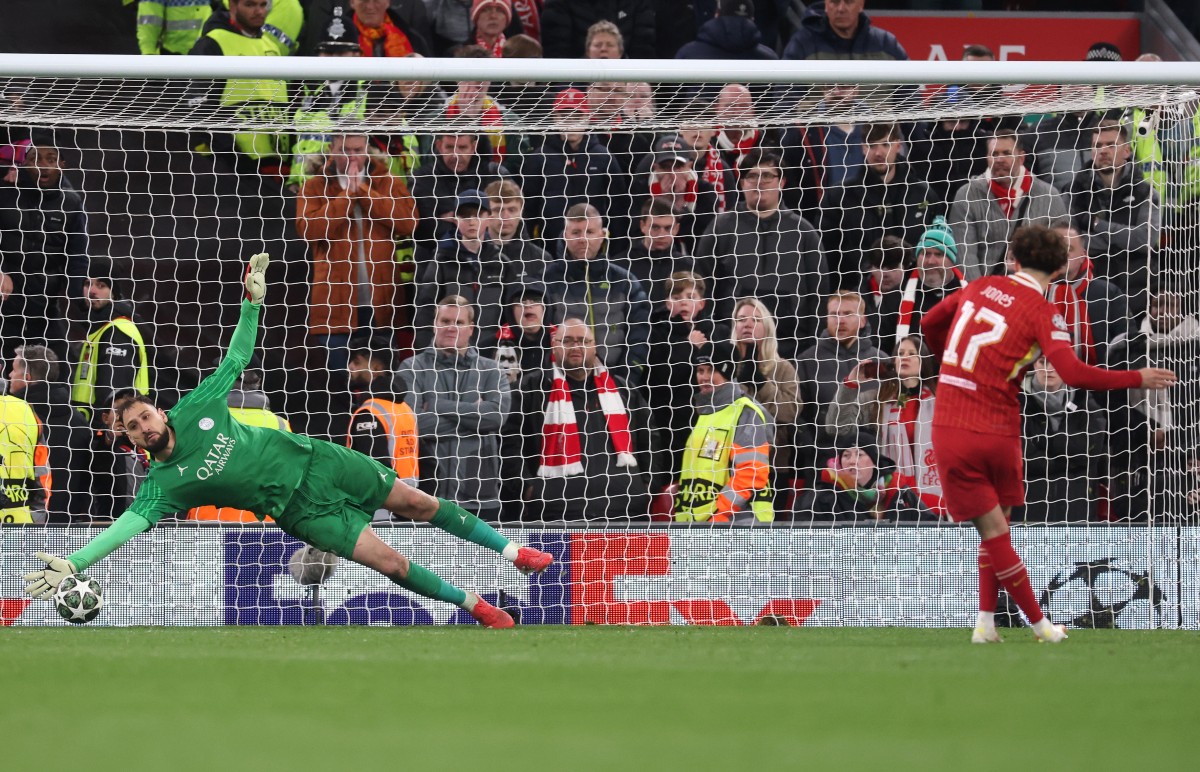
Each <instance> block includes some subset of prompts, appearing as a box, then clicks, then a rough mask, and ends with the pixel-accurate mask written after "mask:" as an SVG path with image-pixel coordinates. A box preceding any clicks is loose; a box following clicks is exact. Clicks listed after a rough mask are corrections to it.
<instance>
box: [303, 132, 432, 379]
mask: <svg viewBox="0 0 1200 772" xmlns="http://www.w3.org/2000/svg"><path fill="white" fill-rule="evenodd" d="M313 167H314V168H313V176H312V177H311V178H310V179H309V180H308V182H306V183H304V187H303V188H301V190H300V196H299V197H298V198H297V200H296V229H297V231H299V233H300V236H301V238H303V239H304V240H306V241H307V242H308V243H309V244H310V246H311V248H312V254H313V276H312V296H311V307H310V309H309V318H308V325H309V335H310V336H311V338H312V339H313V341H314V342H315V343H316V344H317V345H318V346H320V347H321V348H323V349H325V351H326V352H327V367H328V368H329V369H330V370H333V371H339V370H344V369H345V367H346V356H347V350H346V346H347V345H348V343H349V341H350V336H351V334H352V333H354V332H355V331H357V330H368V329H374V330H379V331H385V334H387V333H390V331H391V330H392V329H394V327H396V326H397V319H396V309H397V308H398V307H400V306H401V304H402V300H401V286H400V282H399V280H398V276H397V263H396V256H395V253H396V246H395V239H397V238H401V237H406V236H410V235H412V233H413V231H414V229H415V227H416V218H417V210H416V208H415V206H414V202H413V197H412V196H411V195H409V192H408V187H407V186H406V185H405V184H404V181H403V180H401V179H399V178H397V177H395V176H394V175H393V174H392V173H391V172H390V171H388V168H387V164H386V163H385V162H384V161H383V159H381V158H379V157H376V156H373V155H372V154H371V152H370V150H369V149H368V144H367V137H366V135H364V134H339V135H336V136H334V138H333V140H332V141H331V143H330V152H329V155H328V156H327V157H322V158H320V159H318V161H317V162H316V163H314V165H313Z"/></svg>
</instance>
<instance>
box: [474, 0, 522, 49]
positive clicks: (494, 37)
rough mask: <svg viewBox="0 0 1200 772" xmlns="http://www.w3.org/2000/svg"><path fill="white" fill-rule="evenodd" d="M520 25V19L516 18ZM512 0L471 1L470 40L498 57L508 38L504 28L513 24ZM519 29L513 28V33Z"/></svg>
mask: <svg viewBox="0 0 1200 772" xmlns="http://www.w3.org/2000/svg"><path fill="white" fill-rule="evenodd" d="M515 21H516V25H517V26H518V27H519V26H520V20H519V19H516V20H515ZM513 22H514V16H513V8H512V0H474V2H472V3H471V33H472V34H471V40H473V41H474V43H475V45H478V46H480V47H481V48H483V50H485V51H487V52H488V55H489V56H492V57H495V58H496V59H500V58H502V57H503V56H504V43H505V41H506V40H507V39H508V38H507V35H506V32H505V30H506V29H507V28H508V26H509V25H510V24H513ZM520 32H521V30H519V29H514V31H513V34H519V33H520Z"/></svg>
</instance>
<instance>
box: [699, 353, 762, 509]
mask: <svg viewBox="0 0 1200 772" xmlns="http://www.w3.org/2000/svg"><path fill="white" fill-rule="evenodd" d="M693 362H694V363H695V365H696V383H697V386H698V393H697V394H696V412H697V417H696V425H695V427H694V428H693V429H692V433H691V435H690V436H689V437H688V441H687V445H686V447H685V449H684V453H683V470H682V472H681V473H680V475H679V492H678V493H677V494H676V495H675V520H676V521H678V522H682V523H687V522H712V523H731V522H743V523H750V522H770V521H772V520H774V519H775V509H774V506H773V504H772V497H773V496H774V493H773V491H772V490H771V483H770V479H771V468H770V453H771V446H770V438H771V437H772V436H774V433H775V429H774V427H773V426H772V421H771V418H770V417H769V415H768V414H767V412H766V411H765V410H764V409H763V407H762V405H760V404H758V403H757V402H755V401H754V400H753V399H751V398H750V397H748V396H746V394H745V392H743V391H742V387H741V386H739V385H738V384H737V383H736V382H734V381H733V373H734V363H733V350H732V347H730V346H729V344H727V343H707V344H705V345H703V346H701V347H700V348H699V349H697V354H696V356H695V358H694V359H693Z"/></svg>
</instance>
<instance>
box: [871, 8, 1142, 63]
mask: <svg viewBox="0 0 1200 772" xmlns="http://www.w3.org/2000/svg"><path fill="white" fill-rule="evenodd" d="M868 13H869V14H870V16H871V23H872V24H874V25H875V26H877V27H881V28H882V29H885V30H888V31H889V32H891V33H892V34H894V35H895V36H896V37H897V38H898V39H899V40H900V44H901V45H902V46H904V50H905V51H907V52H908V57H909V58H910V59H913V60H918V61H919V60H950V61H957V60H958V59H961V58H962V52H963V49H964V48H965V47H966V46H969V45H976V44H981V45H985V46H987V47H988V48H990V49H992V51H994V52H995V53H996V58H997V59H1000V60H1001V61H1043V60H1045V61H1072V60H1074V61H1079V60H1082V59H1083V58H1084V54H1086V53H1087V50H1088V48H1089V47H1091V45H1092V44H1093V43H1096V42H1099V41H1104V42H1106V43H1112V44H1113V45H1115V46H1116V47H1117V48H1119V49H1120V50H1121V55H1122V57H1123V58H1124V59H1125V60H1126V61H1132V60H1133V59H1136V58H1137V56H1138V54H1139V53H1141V42H1140V41H1141V20H1140V19H1139V18H1138V17H1137V16H1134V15H1126V14H1120V15H1117V14H1110V15H1103V16H1100V15H1098V16H1066V15H1062V14H1009V13H1005V14H982V13H981V14H974V13H963V14H928V15H927V14H920V15H918V14H912V13H887V12H885V11H869V12H868Z"/></svg>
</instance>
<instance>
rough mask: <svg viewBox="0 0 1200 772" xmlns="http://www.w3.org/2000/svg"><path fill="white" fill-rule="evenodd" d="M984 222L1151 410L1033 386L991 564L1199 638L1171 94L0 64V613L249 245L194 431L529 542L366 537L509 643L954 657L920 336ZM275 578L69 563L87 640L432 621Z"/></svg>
mask: <svg viewBox="0 0 1200 772" xmlns="http://www.w3.org/2000/svg"><path fill="white" fill-rule="evenodd" d="M1024 224H1040V225H1046V226H1048V227H1051V228H1055V229H1057V230H1058V231H1059V232H1061V233H1062V234H1063V236H1064V238H1066V239H1067V241H1068V244H1069V245H1070V250H1069V252H1070V254H1071V256H1072V257H1071V263H1070V265H1069V266H1068V271H1067V276H1066V277H1065V278H1063V279H1062V280H1060V281H1059V282H1058V283H1056V284H1055V285H1054V286H1053V287H1052V288H1051V290H1050V292H1049V295H1048V297H1049V298H1050V299H1051V300H1052V301H1053V302H1054V303H1055V304H1056V306H1058V307H1059V310H1060V313H1061V315H1062V317H1063V324H1064V327H1065V328H1066V330H1067V331H1068V332H1069V333H1070V335H1071V337H1072V342H1073V345H1074V346H1075V349H1076V352H1077V353H1078V354H1079V356H1080V357H1081V358H1084V359H1085V360H1086V361H1089V362H1091V363H1093V364H1101V365H1107V366H1109V367H1113V368H1122V369H1124V368H1138V367H1145V366H1161V367H1170V368H1172V369H1174V370H1176V372H1177V373H1178V374H1179V376H1180V384H1179V386H1178V387H1177V388H1176V389H1174V390H1173V391H1171V392H1169V393H1168V392H1162V393H1158V392H1144V391H1141V390H1134V391H1128V392H1119V393H1111V394H1102V393H1095V394H1088V393H1084V392H1082V391H1078V390H1074V389H1071V388H1069V387H1066V386H1063V385H1062V384H1061V381H1060V380H1059V379H1058V378H1057V375H1056V373H1054V371H1053V368H1052V367H1050V366H1048V365H1045V364H1042V363H1040V362H1039V363H1035V364H1034V366H1033V367H1032V369H1031V370H1030V372H1029V374H1028V375H1027V376H1026V377H1025V380H1024V381H1023V384H1022V397H1021V405H1022V417H1023V434H1024V442H1023V448H1024V455H1025V460H1026V470H1025V476H1026V486H1027V504H1026V506H1025V507H1021V508H1018V510H1017V512H1016V513H1015V514H1014V529H1013V542H1014V545H1015V546H1016V548H1017V551H1018V552H1020V553H1021V554H1022V555H1023V556H1024V558H1025V560H1026V562H1027V564H1028V568H1029V571H1030V576H1031V580H1032V582H1033V584H1034V585H1035V588H1036V590H1037V592H1038V593H1039V594H1040V596H1041V597H1040V599H1041V601H1042V604H1043V606H1045V607H1046V609H1047V611H1048V613H1049V615H1050V617H1051V619H1052V620H1053V621H1055V622H1056V623H1064V624H1070V625H1075V626H1082V627H1121V628H1152V629H1157V628H1185V629H1196V628H1197V627H1200V575H1198V573H1197V570H1196V566H1197V565H1198V564H1200V515H1198V512H1200V452H1198V451H1197V447H1200V278H1198V277H1200V272H1198V271H1197V267H1198V266H1200V64H1197V63H1183V62H1164V63H1140V62H1139V63H1110V62H1103V63H1093V62H999V63H997V62H953V63H946V62H887V63H878V62H853V61H847V62H842V61H822V62H697V61H631V60H611V61H583V60H541V59H490V58H458V59H421V58H408V59H364V58H354V57H350V58H346V57H331V58H326V57H295V58H291V57H288V58H272V57H266V58H262V57H136V56H86V57H85V56H69V55H67V56H59V55H11V54H4V55H0V272H2V273H3V277H2V278H0V295H2V300H0V310H2V312H3V313H2V314H0V319H2V329H0V332H2V339H3V340H2V342H3V346H2V351H0V357H2V358H3V373H0V376H2V377H3V378H5V379H6V381H5V382H6V390H5V394H6V395H7V396H5V397H4V399H5V400H7V401H6V402H4V403H3V404H4V412H3V413H0V429H2V430H3V431H2V432H0V465H3V471H4V474H3V477H4V484H5V486H6V488H5V493H4V497H3V500H2V501H0V519H2V520H3V524H2V525H0V600H3V603H2V604H0V610H3V612H4V615H5V616H4V618H3V619H2V620H0V621H2V622H3V623H4V624H18V625H47V624H57V623H60V622H61V620H59V619H58V618H57V616H56V615H55V613H54V610H53V608H52V607H50V606H48V605H47V604H38V603H34V604H32V605H29V604H26V603H24V602H18V601H17V599H19V598H20V597H21V588H22V585H21V583H20V579H19V577H20V575H21V574H23V573H25V572H26V571H28V570H31V566H30V565H29V562H30V560H31V559H32V557H31V556H32V555H33V553H35V552H39V551H42V552H50V553H55V554H63V555H65V554H68V553H70V552H71V551H72V550H75V549H78V548H79V547H80V546H82V544H84V543H85V542H86V541H87V540H88V539H90V538H91V537H93V536H94V535H95V534H96V533H97V532H98V529H99V528H102V527H104V525H106V524H107V523H108V522H111V520H112V519H113V518H115V517H116V516H118V515H120V514H121V512H122V511H123V509H124V507H125V506H127V505H128V503H129V501H130V500H131V499H132V497H133V496H134V495H135V494H136V491H137V490H138V486H139V485H140V483H141V480H142V479H144V477H145V474H146V469H147V463H146V461H145V459H144V458H143V457H141V456H139V455H138V454H137V453H136V452H135V451H133V450H132V449H131V448H129V447H128V445H127V444H126V442H124V441H123V438H122V437H121V435H120V432H119V431H114V430H113V427H112V421H111V418H109V417H107V416H106V413H107V410H106V407H107V405H108V404H110V403H109V400H111V398H112V397H113V395H114V394H115V393H120V391H121V390H122V389H128V388H131V387H132V388H137V389H139V390H144V391H146V390H148V391H149V392H150V393H151V394H152V395H154V396H155V397H156V398H157V399H158V400H159V401H160V404H162V405H163V406H164V407H166V408H169V407H170V406H171V405H173V404H174V403H176V402H177V401H178V400H179V399H180V398H181V397H182V396H183V395H185V394H186V393H188V391H190V390H191V389H192V388H194V387H195V385H196V384H197V383H198V382H199V381H200V380H201V379H202V378H203V377H204V376H206V375H207V374H209V373H210V372H212V371H213V370H214V369H215V367H216V365H217V364H218V363H219V361H220V360H221V357H222V356H223V354H224V352H225V350H226V349H227V347H228V345H229V340H230V336H231V334H232V331H233V328H234V325H235V324H236V322H237V318H238V305H239V303H240V300H241V289H240V285H241V279H242V270H243V261H244V259H245V258H246V257H248V256H249V255H251V254H253V253H256V252H262V251H265V252H268V253H270V255H271V257H272V265H271V268H270V272H269V274H268V277H267V278H268V291H267V299H266V302H265V310H264V313H263V317H262V323H261V333H260V338H259V341H258V346H257V349H256V357H255V360H254V361H253V362H252V364H251V367H250V368H249V369H248V371H247V373H246V374H245V377H243V379H242V380H241V381H240V382H239V383H238V384H237V385H236V387H235V389H234V391H233V392H231V393H230V403H229V404H230V409H231V410H233V411H234V415H235V417H238V418H239V420H244V421H245V422H248V423H256V425H260V426H272V427H274V428H279V429H280V430H281V431H294V432H298V433H302V434H307V435H310V436H313V437H318V438H321V439H326V440H329V441H332V442H335V443H338V444H342V445H350V446H351V447H354V448H356V449H359V450H361V451H363V452H366V453H368V454H369V455H374V456H375V457H377V458H378V459H379V460H380V461H381V463H383V464H384V465H385V466H394V467H395V468H396V469H397V470H398V471H399V472H400V475H401V476H402V477H405V478H409V479H412V480H414V481H415V483H416V484H417V485H419V486H420V487H422V489H424V490H427V491H428V492H430V493H434V494H435V495H438V496H442V497H445V498H448V499H452V500H456V501H459V502H460V503H462V504H463V506H465V507H467V508H468V509H470V510H472V511H473V512H478V513H479V514H480V516H481V517H482V518H484V519H485V520H488V521H489V522H492V523H493V524H495V525H497V526H498V527H499V528H500V529H501V530H502V531H503V532H504V533H505V534H506V535H508V536H510V537H511V538H513V539H516V540H519V541H521V542H522V543H528V544H531V545H534V546H537V547H538V548H539V549H542V550H545V551H547V552H551V553H552V554H553V555H554V556H555V559H556V560H555V563H554V565H553V567H552V568H551V570H549V571H548V572H546V573H545V574H542V575H538V576H533V577H525V576H522V575H520V574H519V573H518V572H516V571H515V570H513V569H512V568H511V567H509V566H507V565H504V566H503V567H502V566H501V564H500V563H499V562H498V561H495V560H491V559H490V558H491V557H492V556H490V555H487V556H484V555H482V554H481V551H480V550H479V549H478V548H477V547H475V546H474V545H471V544H468V543H466V542H462V541H459V540H455V539H453V538H451V537H449V536H447V535H446V534H443V533H441V532H439V531H436V530H434V529H432V528H429V527H425V526H414V525H412V524H411V523H408V522H400V521H396V522H392V521H391V519H390V518H388V517H387V516H386V513H384V514H381V515H377V516H376V519H375V521H374V523H373V526H374V527H375V528H376V529H377V531H378V532H379V534H380V535H381V537H382V538H383V539H384V540H385V541H387V542H388V543H389V544H391V545H393V546H395V547H396V548H397V549H398V550H399V551H400V552H402V553H404V554H406V555H410V556H412V557H413V559H414V560H415V561H416V562H419V563H421V564H422V565H425V566H428V567H429V568H430V569H431V570H434V571H435V572H436V573H438V574H440V575H442V576H444V577H445V578H446V579H447V580H448V581H451V582H453V583H455V584H457V585H461V586H464V587H468V586H469V587H472V588H477V589H479V590H480V592H481V594H482V595H483V597H484V598H486V599H488V600H489V601H491V602H493V603H496V604H497V605H501V606H504V607H506V608H509V609H510V610H512V611H514V612H515V614H514V615H519V617H520V620H519V621H520V622H522V623H524V624H584V623H604V624H722V625H749V624H789V625H801V624H807V625H821V626H837V625H860V626H866V625H870V626H880V625H882V626H889V625H903V626H929V627H948V626H967V625H969V624H971V622H972V620H973V618H974V610H975V609H974V606H973V603H974V600H975V592H976V573H975V572H976V541H975V539H976V536H975V533H974V531H973V530H971V529H970V528H969V527H963V526H960V525H955V524H954V523H952V522H951V521H950V520H949V519H948V517H947V516H946V514H945V511H944V506H943V505H942V502H941V482H940V478H939V474H938V470H937V468H936V464H935V463H934V461H933V458H932V453H931V447H930V441H929V437H928V434H929V431H928V430H929V422H930V420H931V416H932V411H933V410H935V409H936V404H937V402H936V399H937V398H936V388H935V380H936V369H937V363H936V362H935V361H933V359H932V357H931V356H929V355H928V352H927V351H926V350H925V349H924V348H923V345H922V343H921V340H920V336H919V333H920V322H921V317H922V315H923V313H924V312H926V311H928V310H929V309H930V308H931V307H932V306H933V304H935V303H936V302H937V301H938V300H939V299H941V298H943V297H945V296H946V295H948V294H949V293H951V292H953V291H954V290H956V289H958V288H959V287H961V286H965V285H966V284H967V283H969V282H970V281H972V280H975V279H978V278H980V277H982V276H985V275H988V274H989V273H994V272H1002V271H1004V270H1005V264H1006V253H1007V244H1008V241H1009V239H1010V238H1011V236H1012V233H1013V232H1014V231H1015V230H1016V228H1018V227H1020V226H1021V225H1024ZM448 299H449V302H446V301H447V300H448ZM115 320H121V321H120V322H119V323H118V322H117V321H115ZM456 329H457V332H456ZM456 336H457V337H456ZM598 365H599V367H598ZM702 365H708V366H709V367H708V370H706V371H705V373H706V374H705V375H704V376H702V382H701V383H699V384H698V383H697V380H696V375H697V370H698V369H699V367H700V366H702ZM709 370H712V371H716V372H717V373H718V374H719V375H720V376H721V377H720V379H719V380H720V381H721V382H724V381H729V382H730V383H732V384H735V385H734V386H730V387H728V388H726V387H725V386H723V385H722V383H715V385H714V386H713V387H712V388H710V387H709V382H708V378H710V377H712V378H714V379H716V376H709V375H707V373H708V371H709ZM742 395H745V396H748V397H750V398H752V400H753V403H752V405H750V406H748V407H746V408H745V409H744V410H745V412H748V413H752V414H753V417H749V418H745V419H744V418H743V417H741V416H742V414H741V413H728V412H727V413H721V411H722V410H723V409H725V408H726V407H728V406H729V405H731V404H733V402H732V400H734V399H736V398H737V397H739V396H742ZM722 400H726V401H722ZM368 401H371V403H372V404H370V405H366V404H365V403H367V402H368ZM381 406H382V407H381ZM721 415H723V416H724V418H720V417H719V416H721ZM731 415H732V416H733V417H732V418H730V416H731ZM722 421H724V422H723V423H722ZM738 459H742V461H738ZM739 464H740V465H739ZM723 490H724V491H727V493H722V491H723ZM300 546H301V544H300V542H298V541H296V540H295V539H293V538H291V537H290V536H287V535H285V534H283V533H282V532H281V531H280V530H279V529H278V528H277V527H276V526H275V525H274V524H273V523H272V522H271V521H270V520H268V521H267V522H265V523H260V522H259V521H258V520H257V519H255V518H254V516H253V513H246V512H241V511H239V510H233V509H229V508H225V509H216V508H214V507H197V508H195V509H192V510H189V511H184V512H179V513H178V514H177V517H176V518H175V519H174V520H171V521H166V520H164V521H163V522H162V523H161V524H159V525H158V526H157V527H156V528H154V529H153V530H152V531H150V532H148V533H146V534H144V535H142V536H140V537H138V538H136V539H135V540H134V541H133V542H131V543H129V544H128V545H127V546H125V547H124V548H122V549H121V550H120V551H119V552H117V553H115V554H113V555H112V556H110V557H109V558H108V559H106V560H105V561H103V562H102V563H99V564H97V565H96V566H95V567H94V568H93V569H91V570H90V571H89V572H88V573H89V574H91V575H93V576H94V577H95V578H96V579H97V580H98V581H99V583H100V584H101V585H102V586H103V587H104V592H105V606H104V610H103V612H102V613H101V614H100V616H99V618H98V619H97V621H96V623H97V624H110V625H225V624H296V625H302V624H388V623H390V624H444V623H467V622H470V621H471V620H470V617H469V616H468V615H466V613H465V612H461V611H460V610H458V609H455V608H452V607H449V606H447V605H445V604H438V603H436V602H433V601H425V600H424V599H421V598H418V597H416V596H414V595H411V594H408V593H406V592H404V591H402V590H400V589H398V588H396V587H394V586H391V585H388V584H387V583H386V582H385V581H384V580H383V579H382V578H380V577H377V576H376V575H374V574H371V573H370V572H368V571H366V570H365V569H362V568H361V567H359V566H356V565H353V564H351V563H349V562H348V561H341V562H340V563H339V564H338V565H337V566H336V568H335V569H334V570H333V571H332V572H330V571H328V570H322V571H316V572H315V573H313V572H311V571H310V572H308V574H306V576H305V577H301V578H304V579H305V581H306V582H307V581H308V579H310V578H312V577H314V576H315V577H317V578H319V579H321V580H322V581H321V582H320V584H319V585H312V584H307V583H306V584H301V583H300V581H299V580H298V579H295V578H293V574H292V573H291V570H290V568H289V561H291V560H292V558H293V556H294V555H296V553H297V550H298V549H299V548H300ZM291 568H295V567H294V566H292V567H291ZM135 580H136V581H135ZM317 586H319V591H316V590H314V587H317ZM1001 612H1002V613H1001V617H1006V618H1008V619H1009V620H1010V621H1011V622H1012V623H1013V624H1020V620H1019V615H1018V614H1017V612H1016V609H1015V606H1014V607H1012V610H1011V614H1007V615H1006V614H1004V613H1003V609H1001Z"/></svg>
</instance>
